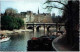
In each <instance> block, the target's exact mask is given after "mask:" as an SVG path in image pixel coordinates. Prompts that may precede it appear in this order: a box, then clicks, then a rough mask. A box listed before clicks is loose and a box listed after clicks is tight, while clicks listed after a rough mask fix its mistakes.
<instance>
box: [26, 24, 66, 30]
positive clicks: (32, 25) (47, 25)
mask: <svg viewBox="0 0 80 52" xmlns="http://www.w3.org/2000/svg"><path fill="white" fill-rule="evenodd" d="M64 25H65V24H64V23H26V24H25V29H27V28H29V27H31V28H32V29H33V31H34V29H35V30H37V31H39V28H40V27H44V30H47V31H49V28H50V27H56V29H57V30H60V27H61V26H64Z"/></svg>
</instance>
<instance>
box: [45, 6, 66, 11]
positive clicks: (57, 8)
mask: <svg viewBox="0 0 80 52" xmlns="http://www.w3.org/2000/svg"><path fill="white" fill-rule="evenodd" d="M50 7H51V8H57V9H60V10H65V9H63V8H58V7H53V6H47V7H46V8H50ZM46 8H44V9H46Z"/></svg>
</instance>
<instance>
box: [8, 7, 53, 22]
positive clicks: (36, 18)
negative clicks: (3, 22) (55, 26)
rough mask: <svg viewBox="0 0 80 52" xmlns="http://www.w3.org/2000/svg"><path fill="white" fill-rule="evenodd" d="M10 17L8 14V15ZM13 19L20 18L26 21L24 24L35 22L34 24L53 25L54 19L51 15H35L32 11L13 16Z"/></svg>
mask: <svg viewBox="0 0 80 52" xmlns="http://www.w3.org/2000/svg"><path fill="white" fill-rule="evenodd" d="M7 15H8V14H7ZM12 16H13V17H19V18H22V19H23V20H24V23H28V22H30V23H31V22H34V23H52V18H51V14H50V13H39V8H38V12H37V14H36V13H33V12H32V11H27V12H21V13H16V14H14V15H12Z"/></svg>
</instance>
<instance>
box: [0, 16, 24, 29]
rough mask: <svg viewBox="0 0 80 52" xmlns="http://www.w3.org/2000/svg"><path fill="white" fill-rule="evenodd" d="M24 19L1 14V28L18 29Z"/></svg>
mask: <svg viewBox="0 0 80 52" xmlns="http://www.w3.org/2000/svg"><path fill="white" fill-rule="evenodd" d="M23 24H24V21H23V20H22V19H21V18H14V17H12V16H5V15H4V16H1V29H5V30H13V29H19V28H20V27H21V26H23Z"/></svg>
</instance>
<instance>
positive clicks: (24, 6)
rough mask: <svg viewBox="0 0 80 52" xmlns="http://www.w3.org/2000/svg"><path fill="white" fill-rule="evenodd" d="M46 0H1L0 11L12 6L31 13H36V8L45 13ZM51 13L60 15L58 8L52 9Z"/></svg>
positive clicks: (2, 11) (19, 10)
mask: <svg viewBox="0 0 80 52" xmlns="http://www.w3.org/2000/svg"><path fill="white" fill-rule="evenodd" d="M45 1H46V0H18V1H17V0H2V1H1V13H4V12H5V10H6V9H7V8H14V9H16V10H18V12H19V13H20V12H26V11H29V10H30V11H32V12H33V13H37V11H38V8H39V11H40V13H43V12H44V13H47V12H48V11H47V10H46V9H43V8H44V6H45V5H44V4H43V3H44V2H45ZM51 13H55V15H62V14H61V13H60V12H59V10H58V9H55V8H54V9H53V10H52V12H51Z"/></svg>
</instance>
